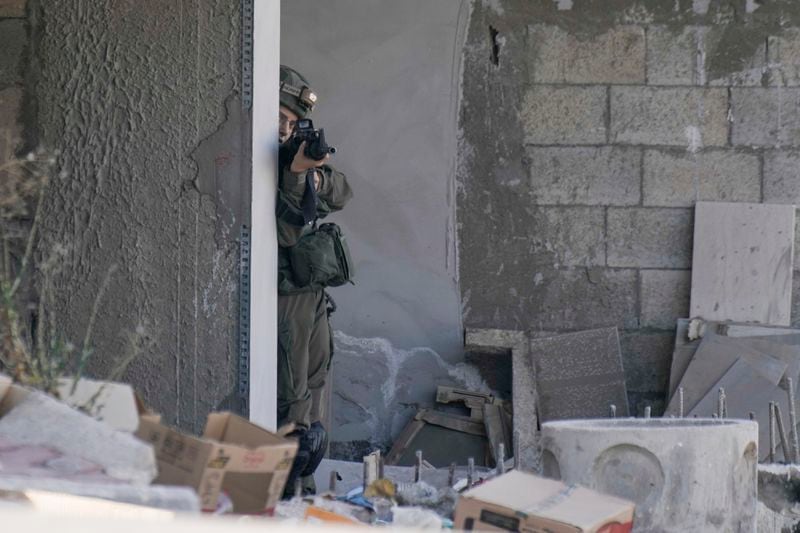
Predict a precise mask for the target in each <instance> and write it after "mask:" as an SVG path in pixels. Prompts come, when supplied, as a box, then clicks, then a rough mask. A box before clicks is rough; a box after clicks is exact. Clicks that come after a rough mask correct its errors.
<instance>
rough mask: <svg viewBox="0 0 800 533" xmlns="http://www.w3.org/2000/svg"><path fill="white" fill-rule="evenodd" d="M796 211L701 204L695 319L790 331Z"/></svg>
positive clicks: (693, 300)
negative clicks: (748, 324)
mask: <svg viewBox="0 0 800 533" xmlns="http://www.w3.org/2000/svg"><path fill="white" fill-rule="evenodd" d="M794 230H795V209H794V207H792V206H787V205H764V204H736V203H711V202H698V204H697V209H696V215H695V232H694V252H693V255H692V257H693V259H692V262H693V268H692V291H691V305H690V315H691V316H693V317H702V318H704V319H705V320H719V321H723V320H732V321H737V322H759V323H762V324H773V325H777V326H788V325H789V321H790V312H791V287H792V263H793V254H794Z"/></svg>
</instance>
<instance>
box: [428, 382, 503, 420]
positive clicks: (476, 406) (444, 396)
mask: <svg viewBox="0 0 800 533" xmlns="http://www.w3.org/2000/svg"><path fill="white" fill-rule="evenodd" d="M493 401H494V396H492V395H491V394H483V393H481V392H473V391H468V390H464V389H457V388H455V387H446V386H444V385H439V386H438V387H436V403H441V404H449V403H463V404H464V406H465V407H466V408H467V409H469V416H470V418H472V419H474V420H483V406H484V405H485V404H487V403H491V402H493Z"/></svg>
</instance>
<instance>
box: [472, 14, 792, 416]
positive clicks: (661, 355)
mask: <svg viewBox="0 0 800 533" xmlns="http://www.w3.org/2000/svg"><path fill="white" fill-rule="evenodd" d="M799 19H800V4H797V3H796V2H789V1H775V2H755V1H745V0H741V1H739V0H737V1H733V0H732V1H723V0H720V1H713V0H712V1H709V0H705V1H698V0H695V1H686V0H675V1H674V0H669V1H666V0H665V1H660V2H644V1H624V0H614V1H603V2H590V1H580V0H575V1H571V0H568V1H561V0H559V1H553V2H549V1H547V2H546V1H541V2H530V1H527V0H493V1H488V0H487V1H476V2H475V3H474V10H473V14H472V17H471V20H470V27H469V36H468V39H467V44H466V47H465V71H464V80H463V86H464V96H463V102H462V106H461V117H460V125H461V128H462V130H463V136H462V139H461V144H460V146H459V156H460V167H459V172H458V184H459V187H458V191H459V194H458V221H459V227H460V231H459V253H460V262H459V264H460V271H459V272H460V287H461V295H462V301H463V305H464V321H465V324H466V325H468V326H479V327H501V328H513V329H521V330H526V331H529V332H530V333H531V334H533V335H541V334H548V333H552V332H562V331H573V330H581V329H588V328H595V327H600V326H610V325H616V326H618V327H619V328H621V330H623V335H622V343H623V350H624V364H625V370H626V373H627V375H628V390H629V392H630V397H631V400H632V403H633V405H632V407H633V412H637V410H638V412H639V413H640V414H641V412H642V407H643V406H644V405H645V404H651V405H653V406H654V413H655V412H657V411H659V409H660V408H661V407H663V403H662V402H663V394H664V390H665V387H666V383H667V379H668V377H667V376H668V372H669V364H670V354H671V349H672V339H673V336H674V327H675V319H676V318H678V317H685V316H687V314H688V312H689V309H688V298H689V284H690V269H691V251H692V221H693V208H692V206H693V205H694V203H695V201H697V200H710V201H715V200H716V201H733V202H775V203H800V171H798V166H797V162H798V154H797V148H798V147H799V146H800V135H799V134H798V132H799V131H800V129H798V126H800V114H798V109H800V108H798V98H800V92H799V91H800V88H798V86H800V76H799V75H798V73H800V70H798V64H800V27H799V26H800V25H799V24H798V21H799ZM795 267H796V268H800V263H798V262H797V260H796V261H795ZM798 279H800V275H798V274H797V273H796V275H795V280H796V282H795V298H794V300H795V302H797V301H798V300H800V297H798V296H800V294H798V292H799V291H798V289H797V287H798V283H797V280H798ZM797 305H798V304H797V303H795V313H794V320H793V321H794V323H795V324H798V323H800V315H799V314H798V313H797V307H796V306H797Z"/></svg>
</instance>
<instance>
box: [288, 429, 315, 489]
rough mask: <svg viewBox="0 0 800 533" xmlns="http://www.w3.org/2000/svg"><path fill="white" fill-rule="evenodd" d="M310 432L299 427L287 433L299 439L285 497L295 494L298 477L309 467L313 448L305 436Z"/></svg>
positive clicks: (290, 436)
mask: <svg viewBox="0 0 800 533" xmlns="http://www.w3.org/2000/svg"><path fill="white" fill-rule="evenodd" d="M307 433H308V431H307V430H306V429H299V430H295V431H292V432H291V433H289V434H288V435H287V437H289V438H296V439H297V441H298V446H297V455H295V457H294V462H293V463H292V468H291V470H289V477H288V478H287V479H286V485H285V486H284V488H283V499H284V500H288V499H290V498H292V497H293V496H294V495H295V486H296V484H297V479H298V478H299V477H300V476H301V475H302V472H303V471H304V470H305V469H306V468H307V467H308V462H309V460H310V459H311V450H310V449H309V447H308V446H309V444H310V441H309V439H307V438H305V435H306V434H307Z"/></svg>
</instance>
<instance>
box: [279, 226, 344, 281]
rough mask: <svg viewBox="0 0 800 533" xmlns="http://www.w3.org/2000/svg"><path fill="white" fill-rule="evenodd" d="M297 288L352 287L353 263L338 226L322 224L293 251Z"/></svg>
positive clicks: (294, 247)
mask: <svg viewBox="0 0 800 533" xmlns="http://www.w3.org/2000/svg"><path fill="white" fill-rule="evenodd" d="M290 250H291V252H290V253H291V261H292V273H293V274H294V281H295V284H296V285H297V286H298V287H308V286H318V287H338V286H340V285H344V284H345V283H353V260H352V259H351V258H350V249H349V248H348V247H347V241H346V240H345V238H344V235H343V234H342V230H341V228H340V227H339V226H337V225H336V224H334V223H332V222H328V223H326V224H322V225H321V226H319V227H318V228H317V229H315V230H314V231H312V232H311V233H308V234H306V235H304V236H303V237H302V238H301V239H300V240H299V241H297V244H295V245H294V246H292V247H291V248H290Z"/></svg>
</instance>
